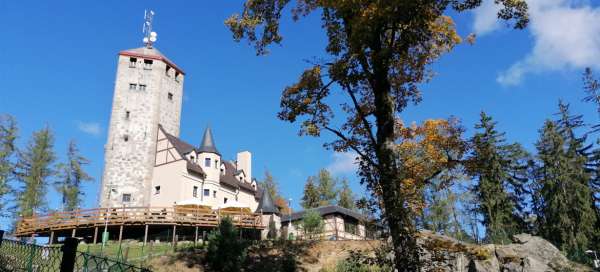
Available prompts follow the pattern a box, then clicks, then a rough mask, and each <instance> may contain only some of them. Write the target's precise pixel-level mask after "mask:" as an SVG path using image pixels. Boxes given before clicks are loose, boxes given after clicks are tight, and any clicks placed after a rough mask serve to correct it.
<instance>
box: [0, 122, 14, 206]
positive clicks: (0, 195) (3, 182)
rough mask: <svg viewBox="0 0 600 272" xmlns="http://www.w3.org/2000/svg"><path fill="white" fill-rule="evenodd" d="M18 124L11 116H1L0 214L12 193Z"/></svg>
mask: <svg viewBox="0 0 600 272" xmlns="http://www.w3.org/2000/svg"><path fill="white" fill-rule="evenodd" d="M16 138H17V123H16V121H15V119H14V118H13V117H12V116H10V115H3V116H0V212H2V211H3V210H4V208H5V206H6V203H5V201H6V199H5V196H6V195H7V194H8V193H9V192H10V191H11V189H10V186H9V184H8V181H9V179H10V177H11V176H12V174H13V172H14V163H13V162H12V158H13V156H14V153H15V151H16V147H15V139H16Z"/></svg>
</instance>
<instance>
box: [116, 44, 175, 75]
mask: <svg viewBox="0 0 600 272" xmlns="http://www.w3.org/2000/svg"><path fill="white" fill-rule="evenodd" d="M119 55H121V56H128V57H137V58H143V59H153V60H160V61H163V62H165V63H167V64H168V65H169V66H171V67H173V69H175V70H176V71H177V72H179V73H181V74H184V75H185V72H184V71H183V70H182V69H181V68H179V66H177V64H175V63H174V62H172V61H171V60H169V59H168V58H167V57H165V55H163V54H162V53H161V52H160V51H158V49H156V48H154V47H152V48H147V47H140V48H134V49H128V50H123V51H121V52H119Z"/></svg>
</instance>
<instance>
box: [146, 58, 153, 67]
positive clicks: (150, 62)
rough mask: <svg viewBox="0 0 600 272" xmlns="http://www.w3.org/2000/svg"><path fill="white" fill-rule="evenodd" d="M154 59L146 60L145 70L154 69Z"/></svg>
mask: <svg viewBox="0 0 600 272" xmlns="http://www.w3.org/2000/svg"><path fill="white" fill-rule="evenodd" d="M152 62H153V61H152V60H148V59H146V60H144V69H145V70H152Z"/></svg>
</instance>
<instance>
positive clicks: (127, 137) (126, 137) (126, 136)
mask: <svg viewBox="0 0 600 272" xmlns="http://www.w3.org/2000/svg"><path fill="white" fill-rule="evenodd" d="M123 141H125V142H127V141H129V135H127V134H125V135H123Z"/></svg>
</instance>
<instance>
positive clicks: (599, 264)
mask: <svg viewBox="0 0 600 272" xmlns="http://www.w3.org/2000/svg"><path fill="white" fill-rule="evenodd" d="M585 253H587V254H589V255H592V254H593V255H594V261H593V262H594V268H596V269H598V268H600V260H598V253H597V252H596V251H594V250H586V251H585Z"/></svg>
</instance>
